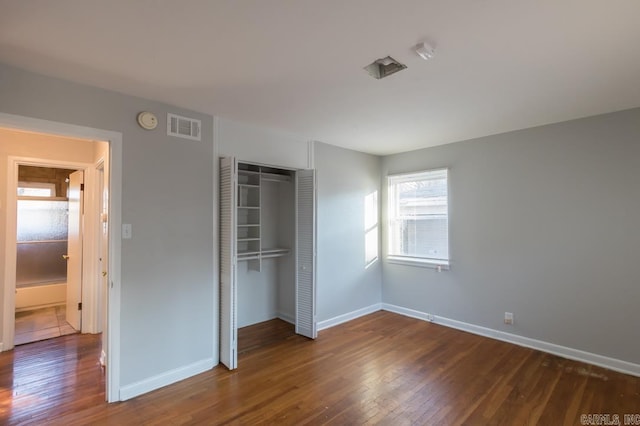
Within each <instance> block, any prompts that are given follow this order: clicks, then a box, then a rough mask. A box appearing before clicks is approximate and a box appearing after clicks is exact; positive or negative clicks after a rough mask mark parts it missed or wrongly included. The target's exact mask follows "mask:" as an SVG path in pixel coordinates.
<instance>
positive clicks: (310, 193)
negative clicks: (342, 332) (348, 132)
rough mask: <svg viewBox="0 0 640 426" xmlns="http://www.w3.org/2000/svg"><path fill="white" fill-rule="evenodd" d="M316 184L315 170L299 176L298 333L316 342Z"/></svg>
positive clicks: (297, 197)
mask: <svg viewBox="0 0 640 426" xmlns="http://www.w3.org/2000/svg"><path fill="white" fill-rule="evenodd" d="M315 235H316V184H315V171H314V170H298V171H297V172H296V333H298V334H300V335H302V336H306V337H309V338H311V339H315V338H316V337H317V336H318V331H317V326H316V241H315Z"/></svg>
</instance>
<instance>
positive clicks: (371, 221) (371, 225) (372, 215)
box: [364, 191, 378, 266]
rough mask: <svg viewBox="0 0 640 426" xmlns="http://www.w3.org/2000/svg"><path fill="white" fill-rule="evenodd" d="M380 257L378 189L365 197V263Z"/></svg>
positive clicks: (369, 263)
mask: <svg viewBox="0 0 640 426" xmlns="http://www.w3.org/2000/svg"><path fill="white" fill-rule="evenodd" d="M377 259H378V191H373V192H372V193H371V194H369V195H367V196H366V197H364V263H365V265H366V266H369V265H372V264H373V262H375V261H376V260H377Z"/></svg>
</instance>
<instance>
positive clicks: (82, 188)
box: [80, 183, 84, 191]
mask: <svg viewBox="0 0 640 426" xmlns="http://www.w3.org/2000/svg"><path fill="white" fill-rule="evenodd" d="M80 191H84V183H81V184H80Z"/></svg>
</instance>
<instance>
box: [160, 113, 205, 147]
mask: <svg viewBox="0 0 640 426" xmlns="http://www.w3.org/2000/svg"><path fill="white" fill-rule="evenodd" d="M201 126H202V122H201V121H200V120H196V119H194V118H187V117H182V116H180V115H176V114H171V113H168V114H167V135H169V136H175V137H178V138H184V139H191V140H195V141H199V140H200V127H201Z"/></svg>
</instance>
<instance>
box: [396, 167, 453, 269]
mask: <svg viewBox="0 0 640 426" xmlns="http://www.w3.org/2000/svg"><path fill="white" fill-rule="evenodd" d="M388 185H389V187H388V195H389V203H388V209H389V211H388V216H389V254H388V259H389V260H390V261H392V262H393V261H396V262H403V263H404V262H406V263H412V264H414V263H415V264H427V265H428V264H431V265H433V266H438V265H439V266H448V265H449V209H448V196H449V190H448V170H447V169H438V170H429V171H425V172H420V173H411V174H403V175H395V176H389V177H388Z"/></svg>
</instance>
